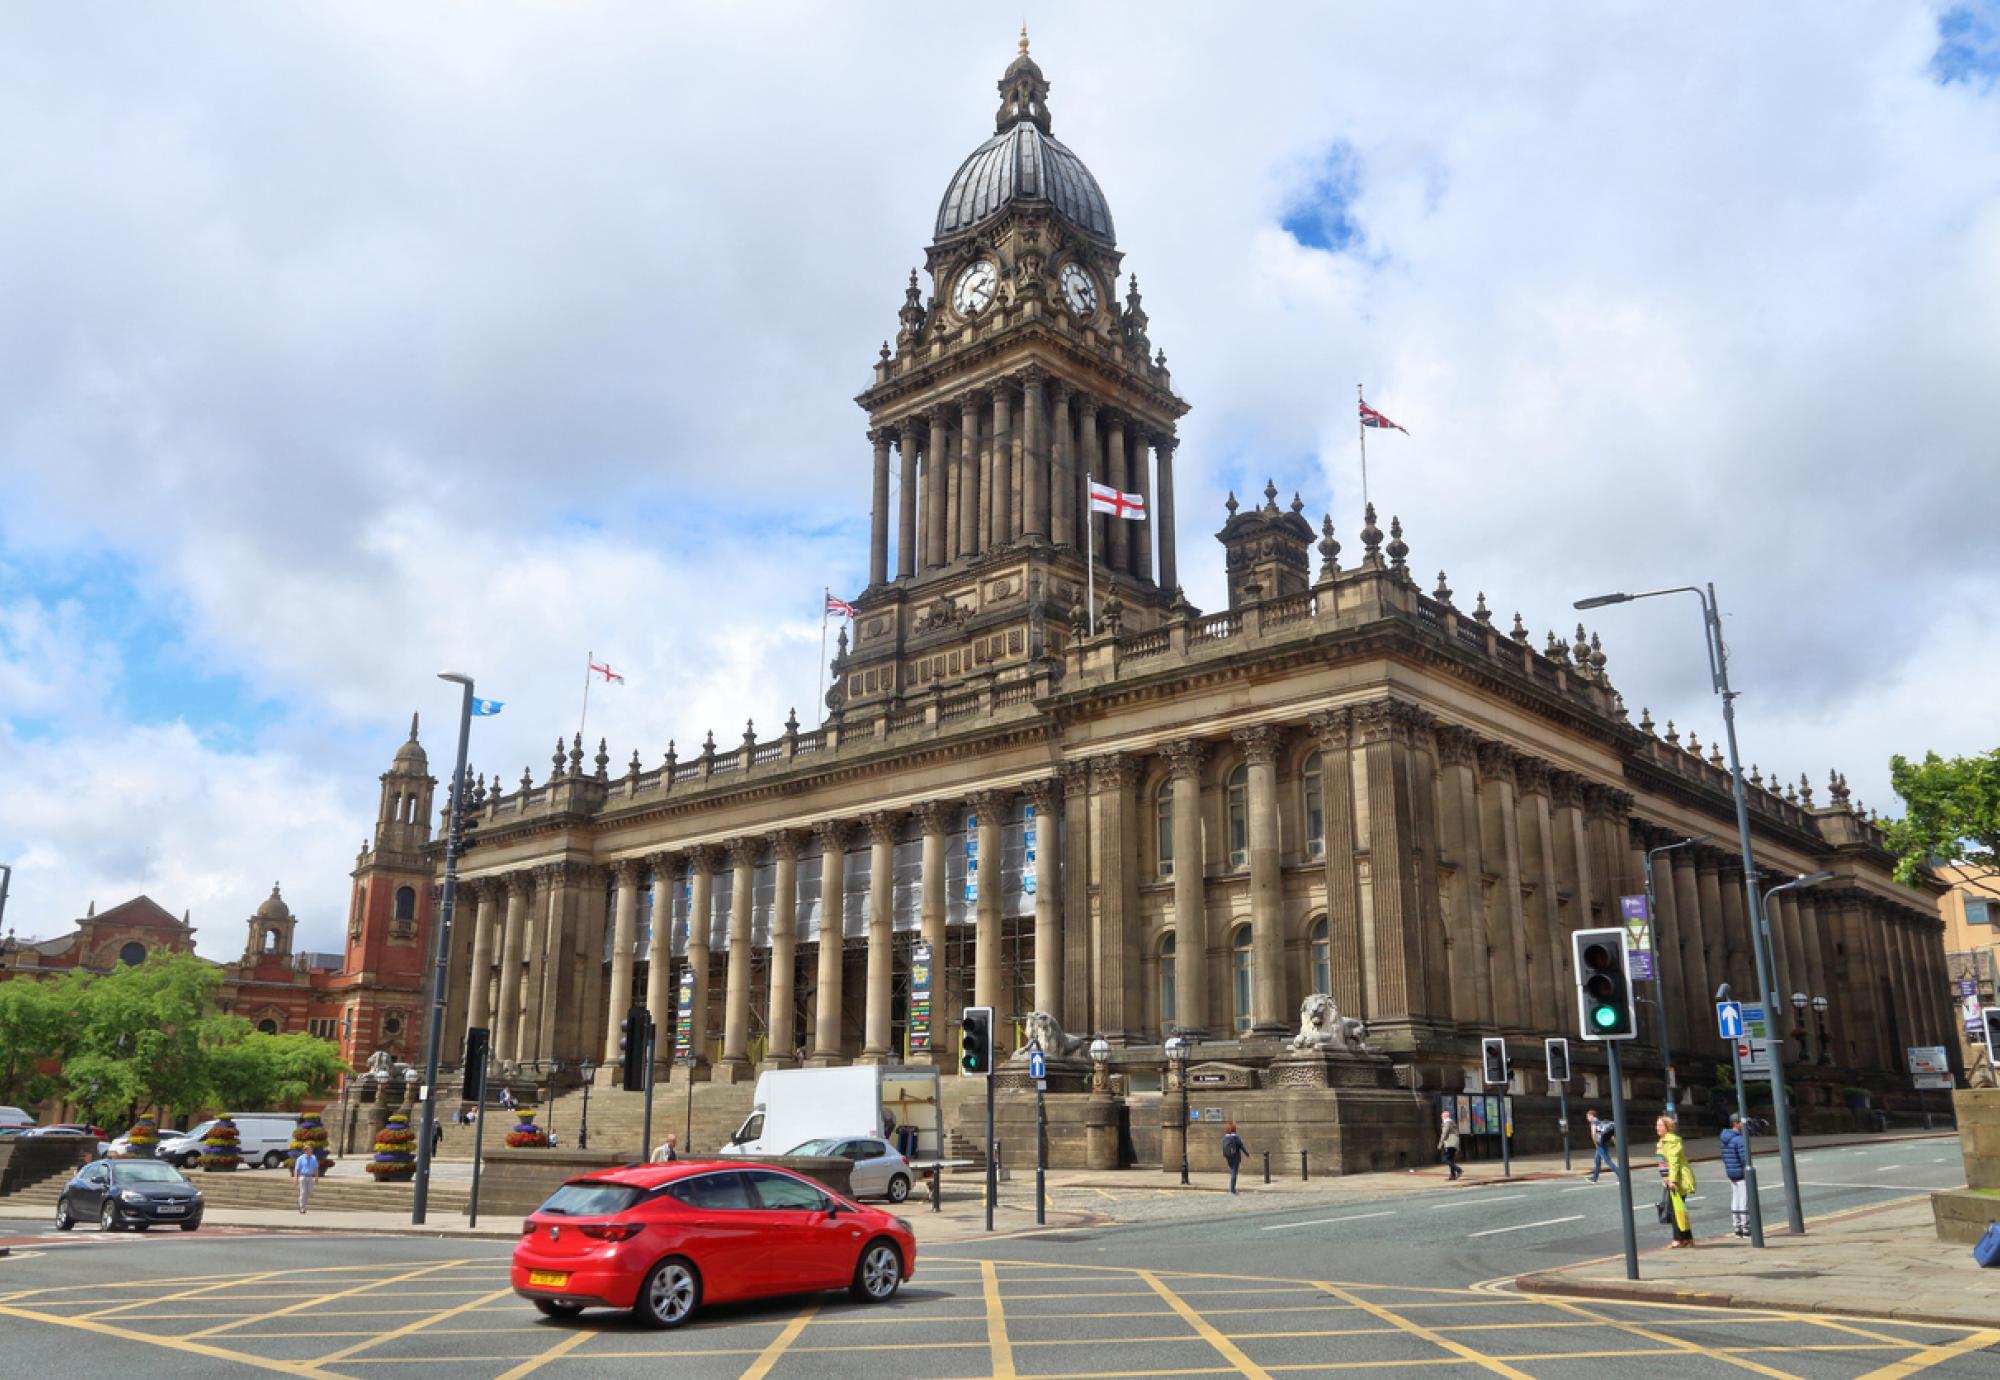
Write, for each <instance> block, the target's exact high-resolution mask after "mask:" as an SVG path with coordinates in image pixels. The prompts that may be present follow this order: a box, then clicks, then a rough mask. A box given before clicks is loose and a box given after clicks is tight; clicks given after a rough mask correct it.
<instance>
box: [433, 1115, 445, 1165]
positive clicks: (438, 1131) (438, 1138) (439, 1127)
mask: <svg viewBox="0 0 2000 1380" xmlns="http://www.w3.org/2000/svg"><path fill="white" fill-rule="evenodd" d="M443 1144H444V1123H443V1122H441V1121H433V1122H432V1123H431V1158H432V1159H436V1158H437V1152H438V1147H439V1146H440V1145H443Z"/></svg>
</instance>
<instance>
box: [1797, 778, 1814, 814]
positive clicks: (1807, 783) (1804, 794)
mask: <svg viewBox="0 0 2000 1380" xmlns="http://www.w3.org/2000/svg"><path fill="white" fill-rule="evenodd" d="M1799 799H1801V800H1803V801H1804V802H1805V803H1806V804H1807V806H1811V804H1812V803H1813V798H1812V778H1811V777H1809V776H1807V775H1806V774H1805V773H1804V772H1800V773H1799Z"/></svg>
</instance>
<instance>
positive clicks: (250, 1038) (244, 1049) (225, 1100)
mask: <svg viewBox="0 0 2000 1380" xmlns="http://www.w3.org/2000/svg"><path fill="white" fill-rule="evenodd" d="M225 1019H231V1018H225ZM346 1067H347V1066H346V1065H345V1064H344V1063H342V1061H341V1058H340V1050H339V1049H338V1048H337V1047H336V1046H335V1045H334V1043H333V1042H332V1041H331V1040H322V1039H320V1038H319V1036H317V1035H306V1034H300V1033H294V1034H290V1035H266V1034H263V1033H262V1032H261V1031H254V1030H252V1031H248V1032H246V1033H243V1034H241V1035H240V1036H239V1037H237V1038H233V1039H230V1038H225V1039H223V1040H221V1041H219V1042H218V1043H216V1044H214V1045H213V1046H211V1047H210V1049H209V1050H208V1073H209V1081H210V1084H211V1085H212V1087H213V1088H214V1092H215V1098H216V1100H217V1101H218V1102H219V1103H220V1104H221V1105H222V1106H224V1107H225V1108H230V1109H235V1110H240V1111H252V1110H255V1111H269V1110H274V1109H277V1108H296V1107H297V1106H298V1105H299V1102H300V1100H301V1099H302V1098H307V1097H318V1096H320V1095H321V1094H323V1093H327V1092H330V1091H332V1089H333V1087H334V1084H335V1083H336V1082H337V1081H338V1080H339V1077H340V1074H341V1073H342V1071H344V1070H345V1068H346Z"/></svg>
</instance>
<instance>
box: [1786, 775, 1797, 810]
mask: <svg viewBox="0 0 2000 1380" xmlns="http://www.w3.org/2000/svg"><path fill="white" fill-rule="evenodd" d="M1785 799H1786V800H1787V801H1788V802H1789V803H1791V804H1793V805H1796V804H1798V803H1799V793H1798V790H1797V789H1796V788H1795V787H1794V786H1793V785H1792V783H1791V782H1789V781H1787V782H1786V783H1785Z"/></svg>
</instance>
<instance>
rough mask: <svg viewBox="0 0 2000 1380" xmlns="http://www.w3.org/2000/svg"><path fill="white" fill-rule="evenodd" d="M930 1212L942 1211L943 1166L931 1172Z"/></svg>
mask: <svg viewBox="0 0 2000 1380" xmlns="http://www.w3.org/2000/svg"><path fill="white" fill-rule="evenodd" d="M931 1211H932V1212H943V1211H944V1166H942V1165H940V1166H938V1167H937V1168H936V1169H933V1170H932V1171H931Z"/></svg>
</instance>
